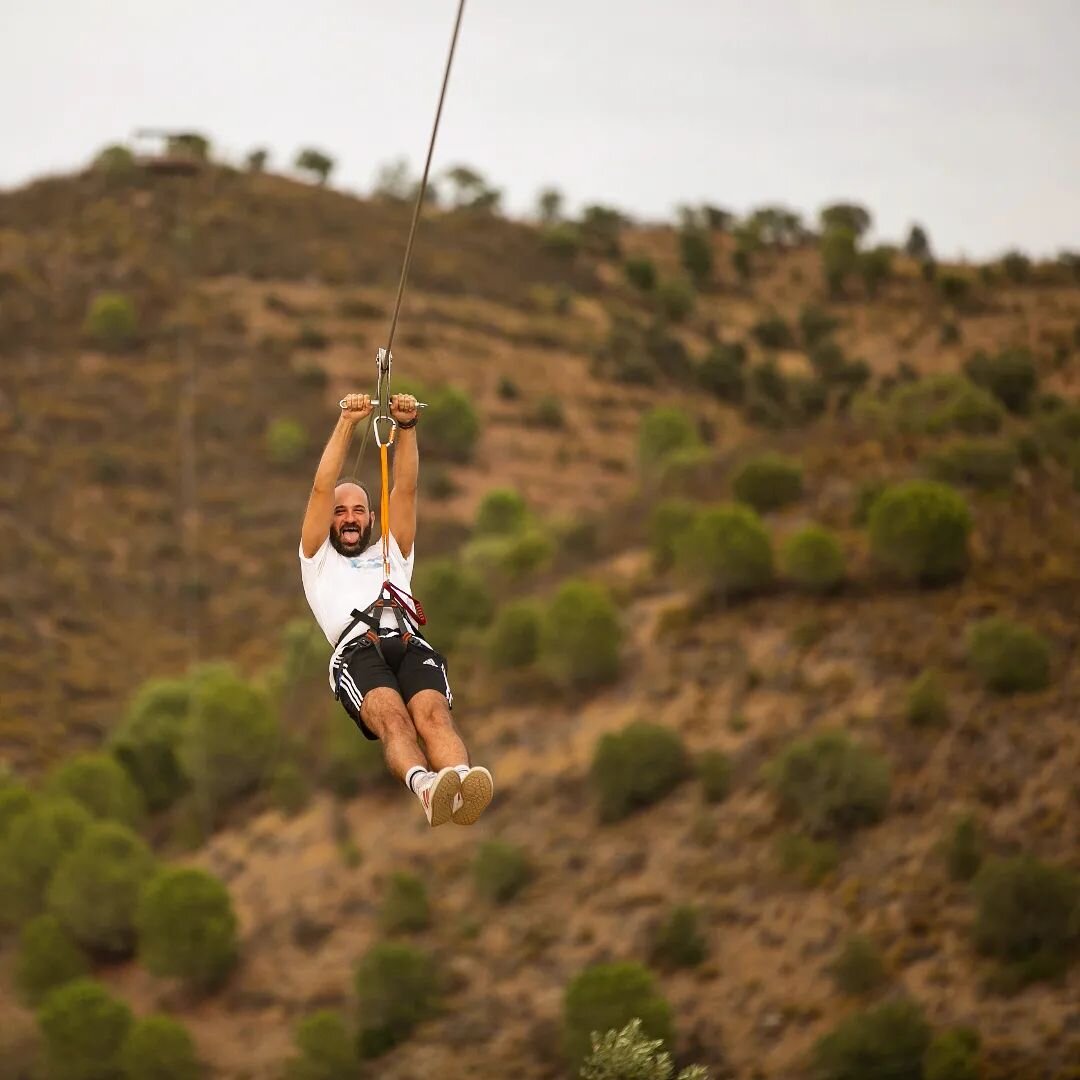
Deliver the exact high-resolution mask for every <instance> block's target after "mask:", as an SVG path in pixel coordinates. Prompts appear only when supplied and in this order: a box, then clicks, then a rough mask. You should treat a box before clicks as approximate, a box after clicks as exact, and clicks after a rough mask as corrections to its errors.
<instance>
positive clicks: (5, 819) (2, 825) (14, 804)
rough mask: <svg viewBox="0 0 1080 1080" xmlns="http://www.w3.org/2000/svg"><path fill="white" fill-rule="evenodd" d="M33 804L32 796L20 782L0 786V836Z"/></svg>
mask: <svg viewBox="0 0 1080 1080" xmlns="http://www.w3.org/2000/svg"><path fill="white" fill-rule="evenodd" d="M33 805H34V796H33V795H32V794H31V793H30V789H29V788H26V787H24V786H23V785H22V784H17V783H10V784H8V785H7V786H6V787H3V788H0V837H2V836H3V835H4V833H6V832H7V830H8V828H9V827H10V825H11V823H12V822H13V821H14V820H15V819H16V818H17V817H19V816H20V815H21V814H25V813H26V811H27V810H29V809H30V807H31V806H33Z"/></svg>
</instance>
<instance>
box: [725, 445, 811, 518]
mask: <svg viewBox="0 0 1080 1080" xmlns="http://www.w3.org/2000/svg"><path fill="white" fill-rule="evenodd" d="M732 489H733V491H734V494H735V498H736V499H738V500H739V502H743V503H747V504H748V505H749V506H752V507H753V508H754V509H755V510H756V511H757V512H758V513H759V514H764V513H766V512H768V511H769V510H776V509H778V508H779V507H781V506H787V505H788V504H789V503H792V502H795V500H796V499H798V498H799V497H800V496H801V495H802V493H803V474H802V468H801V467H800V465H799V463H798V462H797V461H792V460H791V458H787V457H783V456H782V455H780V454H762V455H761V456H760V457H756V458H753V459H752V460H750V461H748V462H746V464H745V465H743V466H742V468H741V469H739V471H738V472H737V473H736V474H735V476H734V478H733V479H732Z"/></svg>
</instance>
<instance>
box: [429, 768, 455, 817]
mask: <svg viewBox="0 0 1080 1080" xmlns="http://www.w3.org/2000/svg"><path fill="white" fill-rule="evenodd" d="M460 789H461V777H460V776H459V775H458V774H457V772H456V771H455V770H454V769H442V770H441V771H440V773H439V776H438V778H437V779H436V781H435V783H434V784H433V785H432V788H431V827H432V828H434V827H435V826H436V825H445V824H446V823H447V822H448V821H449V820H450V817H451V815H452V814H453V812H454V796H455V795H457V793H458V791H460Z"/></svg>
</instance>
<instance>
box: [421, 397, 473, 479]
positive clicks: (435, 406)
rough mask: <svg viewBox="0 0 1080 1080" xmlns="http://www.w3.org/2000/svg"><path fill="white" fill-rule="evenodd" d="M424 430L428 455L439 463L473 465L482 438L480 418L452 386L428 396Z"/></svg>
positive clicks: (466, 398)
mask: <svg viewBox="0 0 1080 1080" xmlns="http://www.w3.org/2000/svg"><path fill="white" fill-rule="evenodd" d="M427 403H428V407H427V408H426V409H425V410H424V416H423V420H422V423H421V427H420V430H421V431H422V432H423V434H422V439H423V446H424V453H425V455H429V456H430V457H431V458H433V459H435V460H437V461H454V462H458V463H459V464H466V463H468V462H470V461H472V456H473V451H474V450H475V449H476V441H477V439H479V437H480V418H479V417H478V416H477V415H476V409H475V408H474V407H473V404H472V402H471V401H470V400H469V398H468V396H467V395H466V394H465V393H463V392H462V391H461V390H458V389H456V388H454V387H452V386H446V387H442V388H441V389H439V390H434V391H432V392H431V393H430V394H428V395H427Z"/></svg>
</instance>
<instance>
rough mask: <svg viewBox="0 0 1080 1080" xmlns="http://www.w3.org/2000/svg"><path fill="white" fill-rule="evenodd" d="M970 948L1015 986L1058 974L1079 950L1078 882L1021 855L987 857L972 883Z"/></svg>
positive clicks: (1057, 868) (1058, 869) (1063, 871)
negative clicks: (972, 945) (1000, 968)
mask: <svg viewBox="0 0 1080 1080" xmlns="http://www.w3.org/2000/svg"><path fill="white" fill-rule="evenodd" d="M974 891H975V900H976V903H977V905H978V908H977V913H976V917H975V944H976V946H977V947H978V949H979V950H980V951H981V952H983V953H985V954H986V955H988V956H992V957H995V958H996V959H997V960H999V961H1000V962H1001V963H1002V964H1003V965H1005V966H1006V968H1007V969H1008V972H1009V974H1010V976H1011V977H1012V979H1013V980H1014V981H1015V983H1016V984H1017V985H1024V984H1026V983H1028V982H1033V981H1035V980H1038V979H1046V978H1053V977H1055V976H1057V975H1059V974H1060V973H1061V972H1063V971H1064V970H1065V969H1066V967H1067V966H1068V964H1069V963H1070V961H1071V960H1072V959H1073V956H1074V955H1075V952H1076V950H1077V947H1078V946H1080V921H1078V919H1077V911H1078V910H1080V909H1078V905H1080V879H1078V878H1077V876H1076V875H1075V874H1074V873H1072V872H1071V871H1070V870H1067V869H1065V868H1064V867H1061V866H1053V865H1050V864H1048V863H1043V862H1040V861H1039V860H1038V859H1035V858H1032V857H1031V856H1028V855H1024V856H1020V857H1018V858H1012V859H991V860H989V861H988V862H987V863H986V864H985V865H984V866H983V868H982V869H981V870H980V871H979V873H978V876H977V877H976V878H975V881H974Z"/></svg>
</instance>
